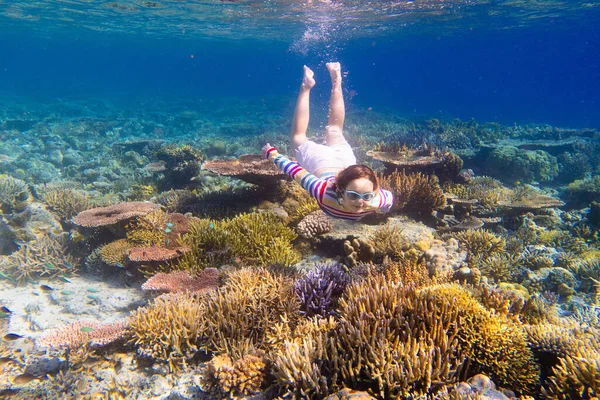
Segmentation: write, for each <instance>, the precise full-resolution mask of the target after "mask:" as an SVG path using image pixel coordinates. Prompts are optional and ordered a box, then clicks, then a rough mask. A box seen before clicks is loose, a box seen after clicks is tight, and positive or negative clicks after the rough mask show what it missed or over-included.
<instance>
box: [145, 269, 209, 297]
mask: <svg viewBox="0 0 600 400" xmlns="http://www.w3.org/2000/svg"><path fill="white" fill-rule="evenodd" d="M219 280H220V274H219V270H218V269H216V268H206V269H205V270H203V271H202V272H200V274H199V275H198V276H195V277H193V276H191V275H190V274H189V273H188V272H187V271H177V272H171V273H168V274H166V273H163V272H159V273H158V274H156V275H154V276H153V277H152V278H150V279H148V280H147V281H146V282H145V283H144V284H143V285H142V289H143V290H154V291H161V292H167V293H177V292H183V291H189V292H194V293H197V292H201V293H208V292H211V291H213V290H215V289H217V288H218V287H219Z"/></svg>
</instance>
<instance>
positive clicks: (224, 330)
mask: <svg viewBox="0 0 600 400" xmlns="http://www.w3.org/2000/svg"><path fill="white" fill-rule="evenodd" d="M204 303H205V308H204V310H205V311H204V313H203V316H202V318H201V319H202V334H203V336H204V337H205V338H206V339H205V340H204V341H203V344H202V346H203V348H205V349H206V350H208V351H216V352H221V353H223V352H224V353H229V354H231V352H232V351H233V350H235V349H236V348H240V347H244V346H246V345H248V344H250V345H251V346H252V347H254V348H256V349H258V350H266V349H268V348H269V346H272V345H274V344H273V343H269V341H268V340H267V338H268V334H269V332H270V331H271V330H272V329H273V327H274V326H275V325H276V323H278V322H280V321H281V319H282V318H286V319H287V321H288V324H289V325H290V327H292V329H293V328H294V327H295V326H296V325H297V323H298V319H299V318H300V313H299V307H300V302H299V301H298V299H297V297H296V295H295V293H294V283H293V280H292V279H291V278H288V277H284V276H281V275H276V274H274V273H272V272H270V271H268V270H267V269H265V268H242V269H240V270H235V271H232V272H231V273H230V274H229V275H228V276H227V277H226V283H225V287H224V288H222V289H221V290H219V291H217V292H216V293H215V294H214V295H213V296H209V297H206V298H204ZM232 349H233V350H232Z"/></svg>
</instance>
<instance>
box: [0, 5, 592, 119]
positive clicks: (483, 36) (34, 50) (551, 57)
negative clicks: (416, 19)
mask: <svg viewBox="0 0 600 400" xmlns="http://www.w3.org/2000/svg"><path fill="white" fill-rule="evenodd" d="M105 3H106V2H105ZM166 3H171V2H166ZM175 3H176V2H175ZM206 3H207V4H209V3H210V7H211V9H214V10H216V11H215V12H216V15H218V16H221V14H220V13H219V9H218V7H222V10H225V9H226V8H227V7H229V8H231V7H236V6H237V4H234V3H229V2H225V3H223V2H206ZM242 3H243V2H242ZM257 3H260V2H257ZM71 4H77V6H78V7H79V9H80V10H82V11H85V9H86V4H85V3H81V4H79V2H71ZM115 4H116V3H115ZM382 4H383V3H382ZM2 5H3V3H2V2H0V6H2ZM5 5H6V4H5ZM39 7H41V6H39ZM90 7H91V6H90ZM463 7H464V9H465V10H471V8H469V7H467V6H463ZM7 9H9V7H6V8H5V9H4V11H5V12H4V16H3V17H2V18H1V19H0V23H2V25H4V28H5V29H3V32H2V35H1V36H0V54H1V56H0V96H2V97H3V98H4V99H21V100H20V101H25V102H26V101H33V102H36V101H37V102H39V101H41V102H46V103H47V102H51V101H52V100H53V99H56V98H61V99H62V100H63V101H64V100H65V99H68V98H71V97H76V98H89V99H91V98H103V99H108V100H109V101H111V102H115V103H123V104H127V103H128V102H132V101H133V100H134V99H139V98H148V97H153V98H163V99H164V100H166V101H171V100H172V99H178V100H185V101H189V102H190V103H193V102H195V101H198V100H199V99H207V98H221V97H236V98H241V99H260V98H264V97H269V96H282V97H289V100H290V102H293V100H294V97H295V94H296V90H297V87H298V84H299V81H300V74H301V66H302V65H303V64H307V65H309V66H311V67H313V69H315V73H316V74H317V82H318V83H319V84H321V86H319V87H318V88H317V90H316V92H315V94H316V96H313V98H314V99H315V101H316V102H317V103H316V104H319V103H318V100H319V99H322V100H323V104H325V101H326V100H327V93H328V88H327V82H328V81H327V71H326V70H325V68H324V62H327V61H330V60H339V61H341V62H342V65H343V69H344V70H345V71H347V72H348V76H347V79H346V81H345V88H346V89H347V90H348V91H351V90H352V91H355V93H357V95H356V96H354V97H353V98H352V99H351V100H349V105H348V106H349V109H350V110H352V107H354V108H355V109H363V108H367V107H371V108H372V109H374V110H388V111H391V112H393V113H395V114H397V115H400V116H419V117H437V118H455V117H456V118H461V119H470V118H475V119H477V120H479V121H482V122H483V121H498V122H501V123H503V124H513V123H548V124H553V125H560V126H565V127H592V128H597V127H598V126H600V72H599V71H600V68H599V62H600V56H599V55H600V31H599V30H598V28H597V27H596V25H597V24H595V21H596V20H598V17H600V12H598V7H595V8H589V9H584V10H583V11H581V10H580V11H579V12H578V13H576V14H574V15H573V14H568V13H567V14H566V16H563V17H561V16H560V15H559V16H548V15H543V14H542V15H541V16H540V18H538V19H533V22H528V23H523V25H524V26H522V27H515V26H514V25H515V18H510V16H507V15H501V16H498V17H497V18H495V19H493V22H494V23H493V26H489V27H488V26H486V25H487V23H488V21H490V22H491V21H492V19H490V17H489V15H485V13H483V14H482V16H481V18H480V20H477V19H476V18H475V17H473V14H469V15H470V17H471V18H472V19H466V20H460V21H456V22H454V21H450V22H448V21H446V22H444V23H440V26H439V27H438V26H436V20H435V18H434V17H431V16H424V17H423V21H420V23H421V25H419V23H416V24H414V25H410V24H408V25H407V26H403V27H400V25H401V24H400V21H395V20H393V19H390V22H389V23H388V25H387V26H386V23H385V22H383V21H380V20H369V19H368V17H365V19H364V20H362V21H358V22H357V23H356V26H354V27H353V29H349V28H348V23H345V25H343V26H342V25H340V24H338V25H340V26H342V27H341V28H339V29H340V30H342V29H345V30H346V32H352V35H348V34H344V32H342V33H335V21H334V23H333V25H331V24H330V25H327V26H325V27H323V26H322V24H321V25H318V24H317V25H314V26H312V27H311V26H309V25H310V24H309V22H306V21H304V25H303V24H302V22H303V21H301V18H300V17H301V16H299V17H298V19H297V20H295V22H297V23H298V26H297V27H296V26H291V27H290V25H293V24H292V22H290V21H291V20H293V15H292V16H289V15H288V16H286V20H285V21H284V20H283V19H282V21H281V22H277V20H276V18H275V19H274V20H269V24H270V25H269V27H270V29H269V35H261V32H263V30H262V29H264V27H262V26H261V25H260V23H259V22H257V23H256V25H257V27H256V28H254V29H255V30H254V31H252V27H251V26H250V27H247V29H246V30H244V31H241V30H240V31H239V32H237V31H236V26H237V27H239V26H241V25H239V24H242V25H243V24H244V23H245V22H244V21H245V20H243V19H242V20H239V21H236V20H232V21H231V30H232V33H231V34H230V35H225V34H220V35H219V37H216V38H215V37H208V35H207V34H206V32H200V33H196V34H195V35H193V36H192V34H190V33H185V32H183V31H182V32H183V33H185V34H182V32H178V31H177V32H176V30H175V31H173V32H176V33H177V34H175V33H173V34H170V32H171V31H170V30H169V29H167V28H169V27H172V26H173V24H171V25H168V26H166V27H165V29H164V31H163V32H162V34H160V35H157V31H159V33H161V32H160V29H158V28H157V29H154V30H152V29H150V28H148V29H146V28H142V27H140V26H138V25H139V24H138V25H136V24H133V23H132V24H131V26H129V27H128V28H127V29H125V28H124V29H123V31H121V32H119V31H118V29H117V27H118V26H119V24H123V25H124V26H126V25H127V21H128V19H127V16H125V17H123V16H120V17H119V18H121V20H119V19H118V18H117V19H111V20H110V21H111V23H112V24H113V25H114V26H112V28H111V29H110V30H106V31H95V30H93V29H89V27H90V26H93V24H94V23H95V22H98V23H99V20H94V19H91V20H90V21H87V22H86V23H85V24H84V23H83V22H81V23H80V24H77V23H76V22H72V23H64V24H63V25H64V26H61V25H60V24H59V25H56V23H55V22H56V21H55V20H53V19H54V18H55V17H56V16H57V15H59V14H60V9H55V10H54V11H53V12H54V14H49V15H51V16H52V18H49V19H44V18H43V17H44V15H45V14H44V13H45V12H43V8H40V9H39V10H41V11H39V13H40V16H41V17H42V18H41V19H39V20H33V21H30V20H27V19H15V18H14V17H11V15H12V14H9V13H7V12H6V10H7ZM34 9H35V8H34ZM275 11H276V10H275ZM336 12H338V14H337V17H338V18H339V10H338V11H336ZM460 12H462V11H461V10H458V11H455V12H454V13H455V14H458V15H460ZM46 13H49V11H48V12H46ZM55 14H56V15H55ZM275 14H276V13H275ZM488 14H489V12H488ZM7 15H9V16H7ZM453 15H454V14H453ZM474 15H475V16H477V15H479V14H474ZM184 16H185V14H182V15H181V17H182V18H184ZM38 17H39V16H38ZM113 17H114V16H113ZM111 18H112V17H111ZM187 18H188V19H189V18H190V17H189V16H187ZM256 18H259V17H258V16H256ZM208 19H209V17H207V20H208ZM140 20H141V21H143V18H142V17H139V18H138V20H135V21H137V22H139V21H140ZM157 21H158V20H157ZM215 21H218V22H219V24H220V25H218V29H217V31H218V32H222V30H223V29H224V28H225V27H226V26H227V21H223V20H219V19H218V18H216V17H215ZM246 21H247V20H246ZM336 21H338V22H339V20H336ZM146 22H148V21H146ZM425 22H426V25H427V26H426V29H424V28H423V26H422V25H423V24H424V23H425ZM503 22H505V23H506V27H508V26H510V29H504V25H503ZM265 24H266V22H265ZM278 24H279V26H280V28H281V31H282V34H281V36H277V34H276V31H277V27H278ZM80 25H81V26H80ZM83 25H85V26H83ZM371 25H376V26H379V27H382V29H381V31H380V32H378V31H375V32H373V30H372V29H370V28H369V27H370V26H371ZM517 25H518V24H517ZM147 26H148V27H151V26H152V21H149V23H148V24H147ZM361 26H364V35H361ZM383 28H386V29H383ZM387 28H389V29H387ZM392 28H393V29H392ZM319 29H321V31H320V32H319V31H318V30H319ZM328 29H329V30H333V31H334V34H331V32H328ZM303 30H306V31H310V30H313V31H317V33H318V34H320V37H318V38H317V39H316V40H313V41H310V40H305V41H302V39H301V38H302V34H303ZM388 31H389V32H388ZM191 32H192V33H193V30H191ZM242 33H243V35H242ZM236 35H237V36H236ZM191 36H192V37H191ZM263 36H267V37H266V38H265V37H263ZM226 105H227V104H226V103H224V106H226ZM273 111H274V112H281V113H284V112H287V110H273ZM99 112H100V111H99Z"/></svg>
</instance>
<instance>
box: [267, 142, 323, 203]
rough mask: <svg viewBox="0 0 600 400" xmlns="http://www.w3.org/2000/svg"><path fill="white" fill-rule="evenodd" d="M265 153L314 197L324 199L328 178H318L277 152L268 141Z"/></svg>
mask: <svg viewBox="0 0 600 400" xmlns="http://www.w3.org/2000/svg"><path fill="white" fill-rule="evenodd" d="M263 155H264V156H265V158H266V159H268V160H270V161H272V162H273V163H274V164H275V165H277V167H279V169H280V170H282V171H283V172H285V173H286V174H287V175H288V176H289V177H290V178H292V179H293V180H295V181H296V182H298V183H299V184H300V186H302V187H303V188H304V189H306V190H307V191H308V193H309V194H310V195H311V196H312V197H314V198H315V199H317V200H322V199H323V194H324V193H325V190H326V189H327V181H326V180H324V179H319V178H317V177H316V176H314V175H313V174H311V173H310V172H308V171H307V170H305V169H304V168H302V167H301V166H300V164H298V163H297V162H294V161H292V160H290V159H289V158H287V157H285V156H282V155H281V154H279V153H278V152H277V149H276V148H275V147H273V146H271V145H270V144H268V143H267V144H266V145H265V146H264V147H263Z"/></svg>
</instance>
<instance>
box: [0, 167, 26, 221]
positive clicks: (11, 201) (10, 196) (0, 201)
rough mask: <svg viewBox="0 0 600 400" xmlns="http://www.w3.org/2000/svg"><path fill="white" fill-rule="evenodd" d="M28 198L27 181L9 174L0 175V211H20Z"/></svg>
mask: <svg viewBox="0 0 600 400" xmlns="http://www.w3.org/2000/svg"><path fill="white" fill-rule="evenodd" d="M30 199H31V193H30V192H29V187H28V186H27V183H25V182H24V181H22V180H20V179H15V178H13V177H10V176H0V211H1V212H2V213H3V214H11V213H16V212H20V211H22V210H23V209H24V208H25V206H26V205H27V202H29V201H30Z"/></svg>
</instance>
